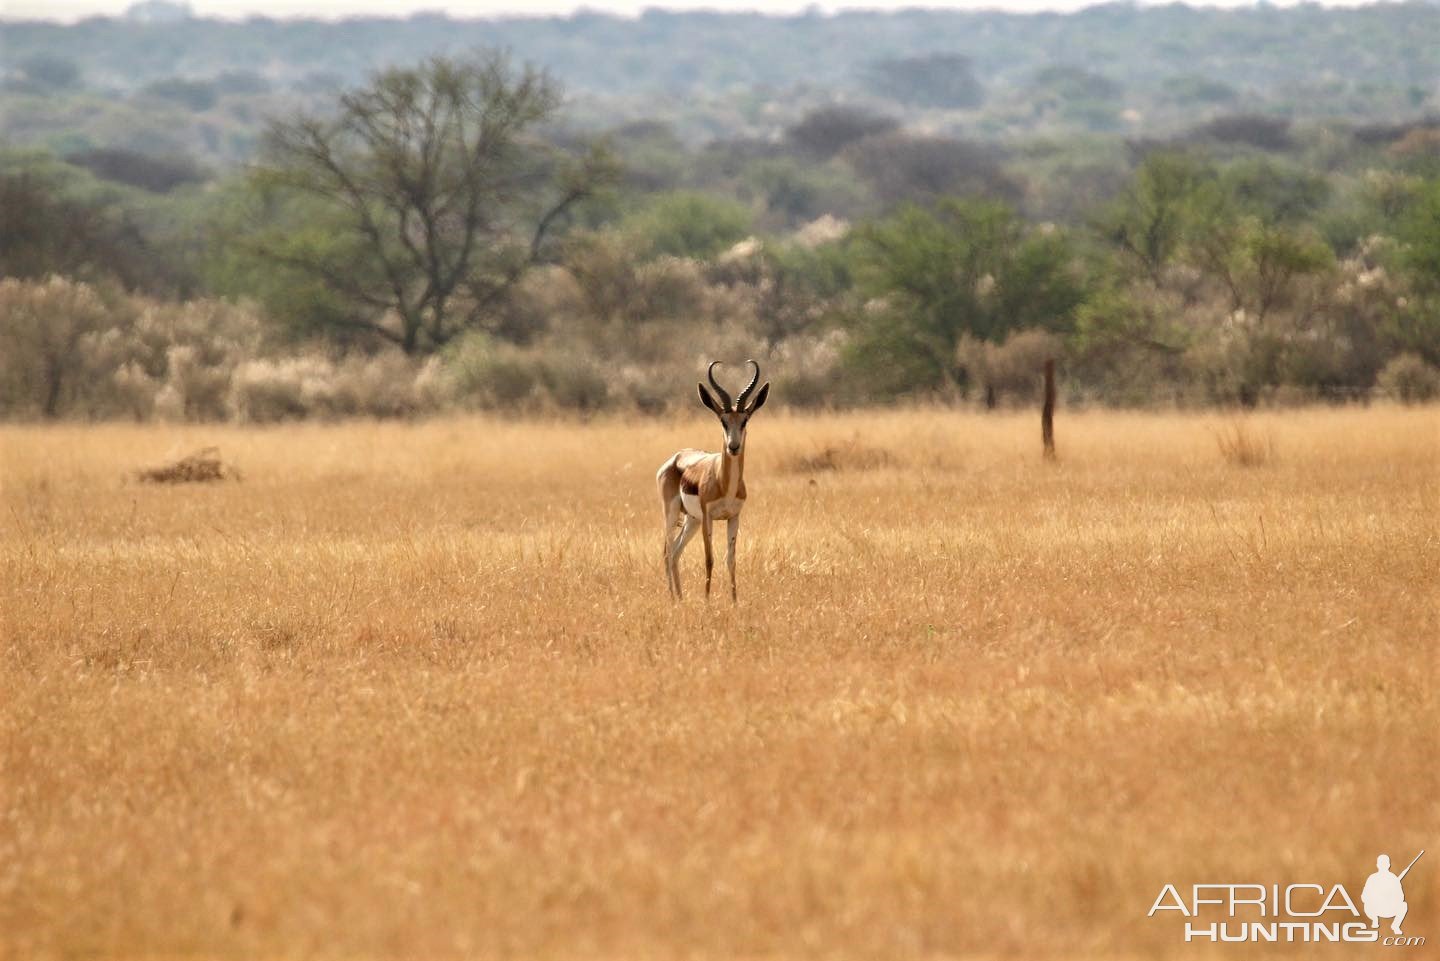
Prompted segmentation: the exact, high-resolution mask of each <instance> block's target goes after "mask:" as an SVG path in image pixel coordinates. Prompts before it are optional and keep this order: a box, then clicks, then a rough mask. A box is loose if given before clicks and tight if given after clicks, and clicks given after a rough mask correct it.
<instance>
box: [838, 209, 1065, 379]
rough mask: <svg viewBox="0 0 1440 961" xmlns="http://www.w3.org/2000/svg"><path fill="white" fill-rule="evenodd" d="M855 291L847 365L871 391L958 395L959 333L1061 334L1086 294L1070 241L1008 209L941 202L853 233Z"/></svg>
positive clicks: (993, 337) (994, 337) (996, 336)
mask: <svg viewBox="0 0 1440 961" xmlns="http://www.w3.org/2000/svg"><path fill="white" fill-rule="evenodd" d="M853 251H854V257H855V273H856V277H857V280H858V285H859V289H860V291H861V293H862V294H863V295H864V296H865V297H867V298H868V299H869V303H868V304H867V306H866V307H865V309H863V310H861V311H860V312H859V313H858V315H857V316H856V318H855V327H856V338H855V340H854V343H853V347H852V354H851V362H852V364H853V365H855V366H857V367H859V368H862V370H863V371H864V372H866V373H868V374H869V375H870V376H871V377H872V379H874V380H875V381H876V384H875V386H876V387H877V389H879V390H882V391H887V392H891V393H902V392H905V391H908V390H915V389H936V388H941V389H946V390H950V391H958V390H960V389H961V388H962V387H963V386H964V382H965V371H964V369H963V368H962V366H961V364H960V362H959V360H958V359H957V356H956V348H957V346H958V345H959V343H960V341H961V338H962V337H963V336H964V335H966V334H969V335H971V336H972V337H975V338H979V339H981V340H990V341H999V340H1002V339H1003V338H1004V337H1005V336H1006V335H1007V334H1008V333H1009V332H1011V331H1014V330H1021V329H1025V328H1041V329H1046V330H1054V331H1067V330H1069V329H1070V327H1071V325H1072V324H1073V321H1074V316H1075V311H1076V309H1077V308H1078V307H1079V305H1080V304H1081V303H1082V302H1083V301H1084V299H1085V283H1084V278H1083V277H1082V276H1081V275H1080V273H1079V271H1078V269H1077V267H1076V265H1075V258H1074V256H1073V255H1072V252H1071V249H1070V245H1069V243H1068V242H1067V240H1066V239H1065V237H1064V236H1063V235H1061V234H1059V233H1057V232H1055V231H1053V230H1041V229H1037V228H1033V227H1031V226H1029V225H1027V224H1026V223H1025V222H1024V221H1022V220H1021V219H1020V218H1019V217H1018V216H1016V214H1015V213H1014V212H1013V211H1012V210H1011V209H1010V208H1009V207H1007V206H1005V205H1004V204H1000V203H995V202H987V201H966V200H954V199H952V200H947V201H944V202H942V203H941V204H940V205H939V207H938V209H936V210H935V211H933V212H932V211H929V210H923V209H921V208H918V207H907V208H905V209H903V210H901V211H900V212H899V213H897V214H895V215H894V216H892V217H889V218H887V219H886V220H883V221H880V222H878V223H873V224H868V225H866V226H863V227H861V228H859V229H858V230H857V232H856V235H855V239H854V243H853Z"/></svg>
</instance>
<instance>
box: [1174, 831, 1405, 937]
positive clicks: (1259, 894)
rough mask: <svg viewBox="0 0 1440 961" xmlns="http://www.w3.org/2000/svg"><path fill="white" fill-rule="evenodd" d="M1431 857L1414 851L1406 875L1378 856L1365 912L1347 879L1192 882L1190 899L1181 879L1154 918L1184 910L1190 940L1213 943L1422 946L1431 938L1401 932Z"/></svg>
mask: <svg viewBox="0 0 1440 961" xmlns="http://www.w3.org/2000/svg"><path fill="white" fill-rule="evenodd" d="M1424 854H1425V852H1424V851H1423V850H1422V851H1421V852H1420V853H1419V854H1417V855H1415V857H1414V858H1412V859H1411V860H1410V863H1409V864H1407V865H1406V866H1405V870H1403V871H1401V872H1400V873H1399V874H1395V873H1393V872H1392V871H1391V870H1390V855H1388V854H1382V855H1380V856H1379V857H1378V858H1376V859H1375V867H1376V871H1375V873H1374V874H1372V875H1370V876H1369V877H1368V878H1367V879H1366V880H1365V887H1364V889H1363V890H1362V891H1361V892H1360V899H1359V903H1360V905H1361V906H1362V907H1363V909H1364V913H1363V914H1362V913H1361V908H1360V907H1356V901H1355V899H1354V898H1352V897H1351V895H1350V891H1349V890H1347V889H1346V887H1345V885H1343V884H1315V883H1310V884H1285V885H1281V884H1255V883H1250V884H1192V885H1190V890H1189V891H1188V892H1187V894H1188V897H1187V896H1186V895H1184V894H1181V893H1180V889H1179V888H1177V887H1176V886H1175V885H1174V884H1167V885H1165V886H1164V887H1162V888H1161V889H1160V894H1159V895H1158V896H1156V898H1155V903H1154V904H1152V905H1151V906H1150V912H1149V914H1148V917H1152V918H1153V917H1155V915H1156V914H1158V913H1160V912H1162V911H1176V912H1179V914H1180V915H1181V916H1182V917H1183V918H1184V919H1185V929H1184V932H1183V933H1184V936H1185V940H1186V941H1209V942H1211V943H1212V944H1218V943H1222V942H1224V943H1238V942H1242V941H1250V942H1256V941H1259V942H1265V941H1269V942H1276V941H1283V942H1289V943H1292V944H1293V943H1295V942H1303V943H1310V942H1326V941H1329V942H1340V941H1350V942H1364V941H1369V942H1376V941H1378V942H1380V943H1381V944H1384V945H1387V946H1392V947H1394V946H1403V947H1415V946H1419V945H1423V944H1424V943H1425V939H1424V938H1423V937H1414V936H1408V935H1406V934H1405V933H1404V932H1403V931H1402V930H1401V929H1400V925H1401V924H1402V923H1403V922H1404V920H1405V916H1406V915H1407V914H1408V913H1409V910H1410V906H1409V905H1408V904H1406V903H1405V888H1404V886H1403V884H1402V882H1403V881H1404V880H1405V875H1407V874H1409V873H1410V869H1411V868H1413V867H1415V863H1416V862H1417V861H1419V860H1420V858H1421V857H1422V856H1424ZM1207 916H1208V917H1207ZM1365 919H1368V920H1369V922H1370V923H1369V924H1366V923H1365ZM1382 919H1389V921H1390V931H1391V933H1390V934H1382V933H1381V932H1380V922H1381V920H1382Z"/></svg>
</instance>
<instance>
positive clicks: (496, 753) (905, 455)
mask: <svg viewBox="0 0 1440 961" xmlns="http://www.w3.org/2000/svg"><path fill="white" fill-rule="evenodd" d="M1036 420H1037V418H1036V417H1035V415H1034V414H1033V413H1025V414H996V415H989V416H985V415H979V414H972V413H963V412H954V411H941V410H912V411H896V412H886V413H873V412H872V413H854V414H831V415H796V414H786V413H784V412H783V411H775V410H773V409H767V410H765V411H763V412H762V413H761V414H759V415H757V417H756V419H755V421H754V423H753V425H752V427H751V430H750V436H749V443H748V453H747V462H746V482H747V485H748V487H749V492H750V500H749V505H748V506H747V508H746V510H745V514H744V519H743V524H742V527H741V532H740V552H739V592H740V597H739V603H738V605H732V604H731V602H730V600H729V597H728V595H727V593H726V592H724V591H723V590H720V589H718V588H719V584H717V591H716V597H715V598H714V599H713V600H711V601H710V602H709V603H707V602H706V600H705V598H704V589H703V578H704V574H703V561H702V551H701V545H700V542H699V539H698V538H697V539H696V540H695V541H694V542H692V544H691V545H690V548H689V550H688V551H687V553H686V556H685V558H684V560H683V562H682V570H683V578H684V586H685V589H686V592H687V596H686V598H685V599H684V601H683V602H681V603H678V604H676V603H674V602H672V601H671V600H670V599H669V598H668V597H667V595H666V590H665V578H664V574H663V570H662V564H661V522H660V517H661V515H660V509H659V504H658V499H657V496H656V492H655V485H654V473H655V469H656V468H657V467H658V466H659V464H660V463H661V462H662V461H663V460H665V458H667V457H668V456H669V455H670V454H671V453H673V452H674V450H675V449H677V448H678V447H684V446H704V447H708V448H711V449H714V448H715V447H716V446H717V445H718V443H719V441H720V437H719V428H718V427H716V425H715V423H714V420H713V418H710V417H708V416H706V417H705V418H704V419H701V418H700V417H699V416H696V417H694V418H693V419H692V418H687V419H676V420H669V421H666V420H647V419H635V420H625V419H618V418H617V419H605V420H599V421H593V422H590V423H587V424H581V423H577V422H561V421H556V422H538V421H506V420H499V419H494V420H491V419H448V420H435V421H429V422H422V423H418V424H400V423H379V424H373V423H352V424H343V425H328V426H327V425H311V424H306V425H298V426H284V427H274V428H253V427H252V428H247V427H228V426H195V425H191V426H157V425H149V426H133V425H111V426H81V425H75V426H13V425H11V426H3V427H0V483H3V488H0V496H3V502H4V503H3V510H0V574H3V577H0V658H3V659H0V748H3V750H0V957H5V958H17V959H19V958H58V957H67V958H69V957H196V958H199V957H221V958H235V957H300V956H332V957H339V956H346V957H399V956H406V957H446V956H448V957H461V956H463V957H484V958H493V957H512V958H614V959H620V958H682V957H683V958H731V957H757V958H758V957H763V958H797V957H816V958H818V957H826V958H847V957H853V958H874V959H893V958H928V957H978V958H991V957H994V958H999V957H1013V958H1195V957H1226V958H1235V957H1280V956H1285V957H1297V958H1299V957H1305V958H1310V957H1337V958H1338V957H1355V956H1370V955H1372V954H1374V953H1375V952H1378V951H1380V950H1382V949H1381V948H1379V947H1376V946H1356V945H1343V944H1342V945H1319V946H1317V945H1306V944H1296V945H1285V944H1276V945H1266V946H1263V947H1255V946H1231V945H1227V946H1223V947H1208V946H1206V945H1203V944H1189V945H1187V944H1185V943H1183V941H1182V938H1181V935H1180V927H1181V925H1180V924H1179V923H1178V922H1177V920H1176V919H1175V918H1174V917H1173V916H1171V917H1166V918H1161V917H1156V918H1147V917H1146V912H1147V911H1148V910H1149V908H1150V906H1151V904H1152V903H1153V902H1154V901H1155V899H1156V895H1157V893H1158V892H1159V890H1160V889H1161V886H1162V885H1163V884H1165V883H1174V884H1176V885H1179V886H1185V885H1189V884H1192V883H1196V882H1202V883H1203V882H1218V883H1224V882H1241V881H1245V882H1264V883H1266V884H1269V883H1280V884H1282V885H1283V884H1286V883H1298V882H1311V881H1319V882H1324V883H1327V884H1328V883H1333V882H1343V883H1345V884H1346V885H1347V886H1348V887H1349V888H1350V890H1351V891H1358V890H1359V888H1360V885H1361V884H1363V882H1364V879H1365V876H1366V875H1367V874H1368V873H1369V872H1370V871H1371V870H1373V864H1374V858H1375V855H1376V854H1377V853H1380V852H1382V851H1384V852H1388V853H1390V854H1391V855H1392V857H1393V858H1394V859H1395V860H1396V862H1397V865H1396V867H1397V869H1398V868H1399V867H1400V866H1402V865H1403V864H1404V863H1405V862H1406V861H1408V860H1409V858H1410V857H1411V856H1412V855H1413V854H1414V853H1415V852H1416V851H1419V850H1420V849H1421V848H1424V847H1428V848H1430V852H1429V854H1428V855H1427V856H1426V858H1424V859H1422V860H1421V861H1420V862H1419V866H1417V868H1416V869H1415V870H1414V871H1413V872H1412V873H1411V875H1410V876H1409V877H1408V878H1406V881H1405V890H1406V894H1407V897H1408V900H1409V903H1410V918H1409V920H1407V922H1406V925H1405V927H1406V933H1407V934H1410V933H1413V934H1417V935H1425V936H1428V938H1429V940H1430V941H1431V942H1432V944H1433V943H1436V942H1440V831H1437V828H1440V757H1437V754H1436V749H1435V745H1436V738H1437V733H1436V732H1437V731H1440V690H1437V688H1440V657H1437V653H1440V652H1437V637H1440V594H1437V592H1440V587H1437V583H1440V581H1437V575H1440V481H1437V478H1440V410H1437V409H1436V408H1433V407H1431V408H1408V409H1407V408H1398V407H1384V406H1377V407H1371V408H1367V409H1360V408H1349V409H1312V410H1301V411H1284V412H1280V411H1276V412H1266V413H1259V414H1252V415H1249V416H1246V417H1245V418H1243V419H1237V418H1236V417H1234V416H1232V415H1222V414H1213V413H1211V414H1199V413H1196V414H1140V413H1134V414H1129V413H1106V412H1089V413H1070V412H1064V411H1062V413H1061V415H1060V417H1059V419H1058V421H1057V434H1058V443H1059V453H1060V457H1059V461H1058V462H1057V463H1054V464H1047V463H1045V462H1043V461H1042V459H1041V457H1040V441H1039V425H1038V424H1037V423H1035V421H1036ZM210 445H214V446H217V447H218V448H219V449H220V452H221V456H222V457H223V458H224V460H225V461H226V462H227V463H228V464H231V465H233V466H234V467H235V468H236V469H237V470H238V471H239V472H240V476H239V479H228V480H224V481H219V482H215V483H210V484H182V485H155V484H142V483H139V482H138V481H137V480H136V479H135V471H136V470H137V469H140V468H145V467H151V466H154V465H156V464H161V463H164V462H166V461H169V460H173V459H174V458H175V457H177V456H180V455H183V454H186V453H189V452H190V451H192V450H195V449H197V448H202V447H206V446H210ZM1237 448H1238V449H1237ZM719 529H720V530H723V525H721V526H720V528H719ZM720 543H721V544H722V545H723V537H722V538H720ZM720 550H721V551H722V553H721V555H720V557H719V558H718V563H717V579H718V580H719V582H720V584H723V582H724V561H723V546H721V547H720ZM1426 950H1428V949H1424V948H1420V949H1409V953H1408V955H1402V956H1410V957H1420V956H1423V955H1424V953H1425V951H1426Z"/></svg>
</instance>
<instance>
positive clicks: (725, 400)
mask: <svg viewBox="0 0 1440 961" xmlns="http://www.w3.org/2000/svg"><path fill="white" fill-rule="evenodd" d="M718 366H720V361H718V360H712V361H711V362H710V370H709V371H707V372H706V375H707V376H708V377H709V378H710V386H711V387H713V388H715V393H717V394H719V395H720V404H721V406H722V407H724V408H725V409H726V410H734V409H735V408H734V407H733V406H732V405H731V401H730V395H729V394H727V393H725V388H724V387H721V386H720V385H719V384H717V383H716V382H715V368H716V367H718Z"/></svg>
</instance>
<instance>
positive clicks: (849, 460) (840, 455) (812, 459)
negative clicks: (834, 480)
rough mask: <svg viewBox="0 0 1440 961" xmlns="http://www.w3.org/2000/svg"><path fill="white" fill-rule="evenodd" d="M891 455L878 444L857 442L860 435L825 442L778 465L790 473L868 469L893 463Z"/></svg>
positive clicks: (884, 466)
mask: <svg viewBox="0 0 1440 961" xmlns="http://www.w3.org/2000/svg"><path fill="white" fill-rule="evenodd" d="M896 463H897V460H896V457H895V455H894V454H892V453H890V451H888V450H885V449H884V448H881V447H870V446H867V445H865V444H862V443H860V438H859V437H858V436H857V437H852V438H851V439H850V440H848V441H845V442H843V443H838V444H827V445H826V446H824V447H822V448H820V449H819V450H818V451H814V452H812V453H807V454H796V455H792V456H791V457H789V458H787V459H786V460H785V461H784V463H782V464H781V469H782V470H784V471H785V472H786V473H791V474H818V473H822V472H825V471H870V470H883V469H884V468H887V467H894V466H896Z"/></svg>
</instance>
